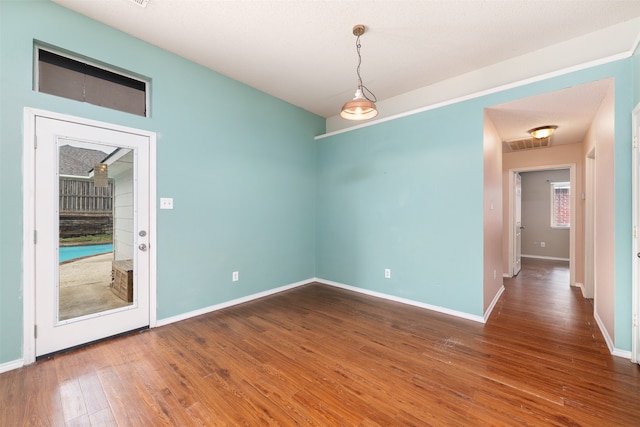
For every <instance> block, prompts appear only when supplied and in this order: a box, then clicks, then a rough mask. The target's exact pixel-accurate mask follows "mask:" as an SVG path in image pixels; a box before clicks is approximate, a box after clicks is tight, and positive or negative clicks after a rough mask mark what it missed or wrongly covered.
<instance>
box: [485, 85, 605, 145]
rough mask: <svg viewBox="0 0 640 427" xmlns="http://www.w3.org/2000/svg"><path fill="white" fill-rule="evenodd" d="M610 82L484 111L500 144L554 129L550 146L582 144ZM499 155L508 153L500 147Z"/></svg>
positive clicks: (535, 97) (545, 94)
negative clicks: (535, 130)
mask: <svg viewBox="0 0 640 427" xmlns="http://www.w3.org/2000/svg"><path fill="white" fill-rule="evenodd" d="M611 84H613V79H605V80H599V81H595V82H591V83H585V84H583V85H579V86H574V87H570V88H567V89H562V90H558V91H555V92H548V93H544V94H541V95H537V96H532V97H529V98H523V99H519V100H516V101H512V102H509V103H506V104H501V105H495V106H492V107H490V108H487V113H488V115H489V118H490V119H491V121H492V122H493V124H494V125H495V127H496V130H497V131H498V133H499V135H500V137H501V138H502V141H503V142H509V141H515V140H520V139H525V138H530V135H529V134H528V133H527V130H529V129H533V128H535V127H538V126H545V125H556V126H558V129H557V130H556V131H555V133H554V134H553V136H552V137H551V145H561V144H574V143H578V142H582V141H583V140H584V137H585V135H586V133H587V130H588V129H589V126H590V125H591V122H592V121H593V118H594V116H595V114H596V112H597V111H598V108H599V107H600V104H601V103H602V100H603V99H604V97H605V95H606V93H607V89H608V88H609V86H610V85H611ZM503 151H505V152H508V151H510V150H509V148H508V146H507V145H506V144H503Z"/></svg>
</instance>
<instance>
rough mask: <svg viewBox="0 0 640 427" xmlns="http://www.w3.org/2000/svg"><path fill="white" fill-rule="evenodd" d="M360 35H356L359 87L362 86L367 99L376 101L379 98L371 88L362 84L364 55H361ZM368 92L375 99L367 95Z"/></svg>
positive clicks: (361, 88) (363, 94)
mask: <svg viewBox="0 0 640 427" xmlns="http://www.w3.org/2000/svg"><path fill="white" fill-rule="evenodd" d="M360 47H361V45H360V36H357V37H356V52H358V67H357V68H356V73H357V74H358V88H360V90H362V96H364V97H365V99H367V100H369V101H371V102H373V103H376V102H378V98H376V95H375V94H374V93H373V92H371V91H370V90H369V88H368V87H366V86H365V85H363V84H362V77H360V65H361V64H362V56H361V55H360ZM367 93H369V95H371V96H372V97H373V99H371V98H369V97H368V96H367Z"/></svg>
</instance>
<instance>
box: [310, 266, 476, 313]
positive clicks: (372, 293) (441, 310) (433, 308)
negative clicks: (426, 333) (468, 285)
mask: <svg viewBox="0 0 640 427" xmlns="http://www.w3.org/2000/svg"><path fill="white" fill-rule="evenodd" d="M313 281H314V282H318V283H322V284H323V285H329V286H334V287H336V288H342V289H346V290H348V291H353V292H358V293H361V294H364V295H369V296H372V297H376V298H382V299H386V300H389V301H394V302H399V303H401V304H407V305H412V306H414V307H420V308H425V309H427V310H431V311H436V312H438V313H444V314H448V315H450V316H455V317H459V318H461V319H467V320H472V321H474V322H478V323H484V322H485V320H484V317H482V316H477V315H474V314H469V313H465V312H463V311H457V310H451V309H449V308H445V307H440V306H437V305H431V304H426V303H423V302H420V301H414V300H410V299H406V298H401V297H397V296H394V295H389V294H383V293H381V292H376V291H371V290H368V289H363V288H358V287H356V286H350V285H345V284H344V283H339V282H334V281H332V280H326V279H322V278H318V277H316V278H315V279H314V280H313Z"/></svg>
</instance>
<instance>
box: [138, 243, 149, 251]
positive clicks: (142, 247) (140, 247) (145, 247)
mask: <svg viewBox="0 0 640 427" xmlns="http://www.w3.org/2000/svg"><path fill="white" fill-rule="evenodd" d="M138 249H140V250H141V251H146V250H147V245H145V244H144V243H140V245H138Z"/></svg>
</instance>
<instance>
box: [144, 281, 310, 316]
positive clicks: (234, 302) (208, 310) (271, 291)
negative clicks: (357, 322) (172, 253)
mask: <svg viewBox="0 0 640 427" xmlns="http://www.w3.org/2000/svg"><path fill="white" fill-rule="evenodd" d="M315 281H316V280H315V279H307V280H302V281H300V282H296V283H291V284H290V285H285V286H280V287H279V288H274V289H269V290H267V291H263V292H258V293H255V294H251V295H247V296H245V297H240V298H236V299H233V300H231V301H225V302H221V303H219V304H214V305H210V306H208V307H203V308H200V309H198V310H193V311H189V312H187V313H182V314H178V315H176V316H171V317H166V318H164V319H160V320H158V321H157V322H156V326H164V325H169V324H171V323H175V322H179V321H181V320H186V319H190V318H192V317H196V316H201V315H203V314H207V313H211V312H214V311H218V310H222V309H223V308H228V307H232V306H234V305H238V304H242V303H245V302H249V301H253V300H257V299H259V298H264V297H267V296H269V295H273V294H277V293H280V292H284V291H288V290H289V289H294V288H297V287H299V286H303V285H307V284H310V283H314V282H315Z"/></svg>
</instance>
